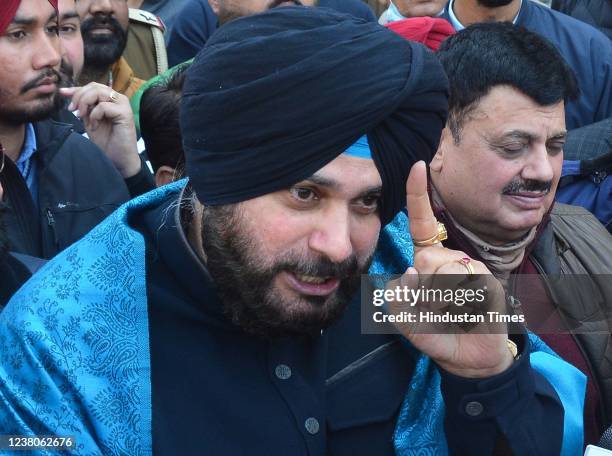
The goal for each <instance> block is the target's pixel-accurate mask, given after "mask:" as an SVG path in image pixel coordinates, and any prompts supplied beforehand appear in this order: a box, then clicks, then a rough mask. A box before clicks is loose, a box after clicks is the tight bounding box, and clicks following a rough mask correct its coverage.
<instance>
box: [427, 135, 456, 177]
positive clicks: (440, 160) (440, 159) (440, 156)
mask: <svg viewBox="0 0 612 456" xmlns="http://www.w3.org/2000/svg"><path fill="white" fill-rule="evenodd" d="M452 140H453V136H452V134H451V132H450V130H449V129H448V127H444V129H443V130H442V135H441V136H440V144H438V150H437V151H436V155H434V158H433V159H432V160H431V163H430V164H429V169H430V170H431V171H433V172H434V173H440V172H441V171H442V167H443V166H444V150H445V149H446V147H447V144H448V141H452Z"/></svg>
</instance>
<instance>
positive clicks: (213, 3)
mask: <svg viewBox="0 0 612 456" xmlns="http://www.w3.org/2000/svg"><path fill="white" fill-rule="evenodd" d="M208 4H209V5H210V7H211V8H212V10H213V12H214V13H215V14H216V15H217V16H218V15H219V9H220V7H221V5H219V0H208Z"/></svg>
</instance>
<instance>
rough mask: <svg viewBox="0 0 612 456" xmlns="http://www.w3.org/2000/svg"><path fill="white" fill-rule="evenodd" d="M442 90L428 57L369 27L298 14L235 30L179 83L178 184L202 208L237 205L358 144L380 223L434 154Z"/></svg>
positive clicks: (250, 21) (215, 40) (443, 82)
mask: <svg viewBox="0 0 612 456" xmlns="http://www.w3.org/2000/svg"><path fill="white" fill-rule="evenodd" d="M447 86H448V82H447V79H446V76H445V74H444V71H443V69H442V67H441V65H440V64H439V63H438V61H437V59H436V57H435V56H434V55H433V54H432V53H431V52H429V51H428V50H427V49H426V48H425V47H423V46H422V45H420V44H417V43H410V42H408V41H406V40H405V39H403V38H401V37H399V36H398V35H396V34H395V33H393V32H391V31H390V30H387V29H386V28H384V27H381V26H379V25H377V24H370V23H366V22H364V21H361V20H359V19H356V18H353V17H350V16H346V15H342V14H339V13H336V12H333V11H331V10H328V9H325V8H307V7H283V8H275V9H272V10H270V11H268V12H266V13H263V14H259V15H256V16H250V17H245V18H241V19H237V20H235V21H232V22H229V23H228V24H226V25H224V26H223V27H222V28H221V29H219V30H218V31H217V32H216V33H215V34H214V35H213V36H212V37H211V38H210V39H209V40H208V42H207V43H206V46H205V47H204V48H203V49H202V51H201V52H200V53H199V54H198V56H197V57H196V58H195V61H194V63H193V64H192V66H191V68H190V69H189V71H188V73H187V79H186V81H185V87H184V92H183V99H182V105H181V117H180V123H181V130H182V134H183V145H184V150H185V158H186V164H187V174H188V175H189V177H190V182H191V184H192V185H193V187H194V189H195V191H196V195H197V197H198V199H199V200H200V201H201V202H202V203H203V204H206V205H212V206H216V205H223V204H230V203H237V202H241V201H245V200H248V199H251V198H255V197H257V196H261V195H264V194H267V193H271V192H274V191H278V190H281V189H284V188H288V187H290V186H291V185H293V184H295V183H297V182H299V181H301V180H303V179H305V178H307V177H308V176H310V175H312V174H314V173H315V172H316V171H318V170H319V169H321V168H322V167H324V166H325V165H326V164H327V163H329V162H330V161H332V160H334V158H336V157H337V156H338V155H340V154H342V153H343V152H344V151H345V150H346V149H347V148H348V147H349V146H350V145H351V144H353V143H354V142H356V141H357V140H358V139H359V138H360V137H361V136H363V135H364V134H367V136H368V141H369V144H370V148H371V149H372V156H373V159H374V162H375V164H376V167H377V168H378V170H379V172H380V175H381V178H382V182H383V197H382V209H381V220H382V221H383V223H387V222H388V221H390V220H391V219H392V218H393V217H394V215H395V214H396V213H397V212H398V211H399V210H400V209H401V208H402V207H404V206H405V198H406V196H405V193H406V192H405V182H406V178H407V176H408V172H409V170H410V167H411V166H412V165H413V164H414V163H415V162H416V161H418V160H425V161H426V162H429V161H430V160H431V158H432V157H433V154H434V153H435V151H436V148H437V146H438V141H439V139H440V133H441V131H442V128H443V127H444V123H445V121H446V114H447V109H448V106H447V90H448V89H447Z"/></svg>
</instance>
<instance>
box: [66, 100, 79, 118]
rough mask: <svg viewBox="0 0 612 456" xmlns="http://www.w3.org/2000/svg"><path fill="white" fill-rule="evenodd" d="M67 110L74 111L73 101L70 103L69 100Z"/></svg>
mask: <svg viewBox="0 0 612 456" xmlns="http://www.w3.org/2000/svg"><path fill="white" fill-rule="evenodd" d="M68 111H74V103H72V102H71V103H70V104H69V105H68ZM77 112H79V111H77ZM75 115H76V116H77V117H78V116H79V115H78V114H75Z"/></svg>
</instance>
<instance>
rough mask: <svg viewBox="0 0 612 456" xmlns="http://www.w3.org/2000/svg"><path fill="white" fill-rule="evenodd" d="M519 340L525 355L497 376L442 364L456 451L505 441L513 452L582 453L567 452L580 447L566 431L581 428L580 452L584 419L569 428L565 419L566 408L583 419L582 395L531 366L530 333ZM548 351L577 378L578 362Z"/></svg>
mask: <svg viewBox="0 0 612 456" xmlns="http://www.w3.org/2000/svg"><path fill="white" fill-rule="evenodd" d="M517 342H519V344H517V345H519V348H520V349H521V350H520V353H521V356H520V357H519V358H518V360H517V361H515V363H514V364H513V365H512V366H511V367H510V368H509V369H508V370H506V371H505V372H502V373H501V374H499V375H497V376H494V377H491V378H486V379H466V378H460V377H457V376H455V375H452V374H450V373H448V372H444V371H442V370H441V377H442V378H441V388H442V396H443V398H444V402H445V405H446V416H445V422H444V429H445V433H446V438H447V443H448V448H449V449H450V451H451V453H452V454H458V455H488V454H494V452H495V454H496V453H497V451H496V450H499V448H500V445H503V446H505V447H509V448H510V449H511V451H512V454H521V455H559V454H579V453H575V452H574V453H571V452H568V451H575V450H576V448H573V447H572V449H571V450H570V449H569V448H570V443H571V442H565V438H564V434H565V433H567V432H571V433H572V434H573V437H576V433H579V434H580V438H578V439H575V440H576V442H575V443H574V446H576V447H579V448H578V451H579V452H580V453H581V451H582V437H581V435H582V422H580V423H579V425H578V428H579V430H577V429H573V430H571V431H569V429H566V427H567V426H566V425H565V423H564V421H565V415H566V414H567V411H570V412H575V413H572V416H574V417H575V416H577V415H579V416H580V421H581V420H582V406H583V403H582V401H583V398H580V396H579V395H577V396H576V397H569V398H568V397H565V396H564V395H562V394H558V392H557V390H556V389H555V387H554V386H553V384H552V383H551V382H550V381H549V379H548V378H547V375H546V373H541V372H539V371H538V370H536V369H534V367H533V366H532V355H533V353H530V349H529V339H528V337H527V336H526V335H522V336H521V340H520V341H517ZM548 356H550V358H551V359H554V360H556V361H555V362H558V363H559V366H560V367H559V369H561V367H563V368H567V369H568V372H569V373H571V375H569V374H568V375H567V376H563V375H562V376H561V379H562V381H566V382H572V381H573V379H572V375H574V370H575V368H573V366H571V365H569V364H567V363H565V362H564V361H563V360H561V359H560V358H558V357H556V356H553V355H548ZM559 369H557V370H558V371H559ZM576 398H578V400H576ZM568 409H571V410H568ZM578 441H579V443H578Z"/></svg>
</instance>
